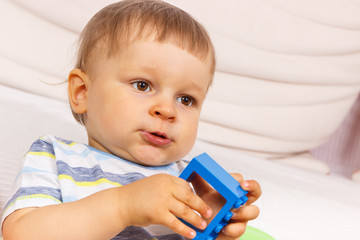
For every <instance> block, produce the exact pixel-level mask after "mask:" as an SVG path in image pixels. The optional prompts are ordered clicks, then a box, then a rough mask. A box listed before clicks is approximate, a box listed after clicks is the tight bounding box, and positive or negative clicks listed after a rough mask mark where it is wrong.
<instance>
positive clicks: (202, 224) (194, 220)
mask: <svg viewBox="0 0 360 240" xmlns="http://www.w3.org/2000/svg"><path fill="white" fill-rule="evenodd" d="M170 212H171V213H172V214H174V215H175V216H177V217H179V218H181V219H182V220H184V221H185V222H187V223H189V224H191V225H193V226H194V227H196V228H199V229H202V230H204V229H205V228H206V226H207V224H206V221H205V220H204V219H202V218H201V216H200V215H199V214H197V213H196V212H195V211H194V210H192V209H191V208H189V207H188V206H187V205H185V204H183V203H181V202H179V201H176V202H175V203H173V204H172V207H171V209H170Z"/></svg>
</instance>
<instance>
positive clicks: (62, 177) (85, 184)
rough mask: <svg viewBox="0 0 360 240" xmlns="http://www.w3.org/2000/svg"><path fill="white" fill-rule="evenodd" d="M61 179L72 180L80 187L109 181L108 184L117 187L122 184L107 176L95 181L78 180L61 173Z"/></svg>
mask: <svg viewBox="0 0 360 240" xmlns="http://www.w3.org/2000/svg"><path fill="white" fill-rule="evenodd" d="M59 179H60V180H70V181H72V182H73V183H75V185H77V186H80V187H93V186H97V185H100V184H102V183H108V184H111V185H114V186H117V187H121V186H122V185H121V184H120V183H117V182H112V181H110V180H108V179H106V178H100V179H98V180H96V181H94V182H77V181H75V180H74V179H73V178H72V177H71V176H69V175H65V174H61V175H59Z"/></svg>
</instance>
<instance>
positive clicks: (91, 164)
mask: <svg viewBox="0 0 360 240" xmlns="http://www.w3.org/2000/svg"><path fill="white" fill-rule="evenodd" d="M185 166H186V163H185V162H184V161H179V162H176V163H172V164H170V165H166V166H159V167H147V166H142V165H139V164H136V163H132V162H129V161H127V160H124V159H121V158H119V157H116V156H114V155H111V154H108V153H105V152H102V151H100V150H98V149H95V148H93V147H91V146H88V145H86V144H81V143H76V142H72V141H67V140H63V139H60V138H56V137H53V136H45V137H42V138H40V139H38V140H37V141H36V142H34V143H33V144H32V146H31V148H30V150H29V152H28V153H27V154H26V155H25V157H24V163H23V167H22V169H21V171H20V173H19V174H18V176H17V177H16V180H15V184H14V189H13V190H14V192H13V196H12V197H11V198H10V200H9V201H8V203H7V204H6V205H5V210H4V214H3V217H2V222H3V221H4V219H5V218H6V217H7V216H8V215H9V214H11V213H12V212H14V211H15V210H17V209H22V208H26V207H42V206H47V205H53V204H61V203H66V202H72V201H76V200H79V199H82V198H84V197H87V196H89V195H91V194H94V193H96V192H99V191H101V190H105V189H109V188H113V187H121V186H122V185H126V184H128V183H131V182H134V181H136V180H138V179H141V178H144V177H147V176H151V175H154V174H158V173H166V174H171V175H174V176H179V175H180V172H181V171H182V170H183V169H184V167H185ZM113 239H183V238H182V237H181V236H180V235H175V234H174V233H173V232H171V231H170V230H169V229H166V228H165V227H161V226H150V227H147V228H140V227H133V226H131V227H128V228H126V229H125V230H124V231H122V232H121V233H120V234H119V235H117V236H116V237H115V238H113Z"/></svg>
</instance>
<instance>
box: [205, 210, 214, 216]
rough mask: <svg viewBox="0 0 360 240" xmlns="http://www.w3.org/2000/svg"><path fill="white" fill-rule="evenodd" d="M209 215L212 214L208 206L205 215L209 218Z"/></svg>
mask: <svg viewBox="0 0 360 240" xmlns="http://www.w3.org/2000/svg"><path fill="white" fill-rule="evenodd" d="M211 215H212V210H211V209H210V208H209V209H208V210H207V211H206V213H205V217H206V218H209V217H211Z"/></svg>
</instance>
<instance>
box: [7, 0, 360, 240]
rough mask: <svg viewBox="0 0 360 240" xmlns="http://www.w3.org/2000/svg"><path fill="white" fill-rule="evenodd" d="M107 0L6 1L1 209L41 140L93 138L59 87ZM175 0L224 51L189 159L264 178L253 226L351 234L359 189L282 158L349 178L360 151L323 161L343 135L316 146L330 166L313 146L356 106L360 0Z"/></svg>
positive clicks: (300, 235) (301, 234)
mask: <svg viewBox="0 0 360 240" xmlns="http://www.w3.org/2000/svg"><path fill="white" fill-rule="evenodd" d="M110 2H114V1H110V0H96V1H94V0H75V1H74V0H53V1H47V0H0V29H1V34H0V36H1V37H0V69H1V71H0V127H1V129H0V132H1V134H0V143H1V151H0V172H1V173H0V211H2V208H3V205H4V203H5V201H6V195H7V193H8V189H9V188H10V187H11V182H12V179H14V177H15V174H16V171H17V169H18V166H19V164H20V160H21V157H22V155H23V154H24V153H25V152H26V150H27V149H28V147H29V146H30V144H31V143H32V142H33V141H34V140H35V139H36V138H37V137H39V136H42V135H45V134H53V135H58V136H61V137H63V138H69V139H72V140H78V141H86V136H85V131H84V129H82V127H80V126H79V125H78V124H76V123H75V121H74V120H73V119H72V116H71V114H70V111H69V108H68V105H67V103H66V98H67V97H66V85H65V84H58V83H60V82H63V81H65V80H66V78H67V74H68V71H69V70H70V69H71V67H72V63H73V58H74V52H75V49H76V41H77V37H78V33H79V31H80V30H81V29H82V28H83V26H84V25H85V24H86V22H87V21H88V19H89V18H90V17H91V16H92V15H93V14H94V13H95V12H96V11H98V10H99V9H100V8H101V7H103V6H105V5H106V4H108V3H110ZM169 2H170V3H173V4H175V5H177V6H179V7H181V8H183V9H184V10H186V11H188V12H190V13H191V14H192V15H193V16H195V17H196V18H197V19H198V20H199V21H200V22H202V23H203V24H204V25H205V26H206V28H207V29H208V31H209V33H210V35H211V37H212V39H213V42H214V45H215V48H216V54H217V61H218V65H217V69H216V74H215V79H214V85H213V87H212V88H211V89H210V92H209V95H208V100H207V102H206V103H205V105H204V110H203V114H202V117H201V123H200V128H199V135H198V136H199V140H198V142H197V144H196V146H195V148H194V150H193V152H192V153H191V154H196V153H200V152H201V151H207V152H208V153H209V154H210V155H211V156H213V157H214V158H215V159H216V160H218V161H219V162H220V163H221V164H222V165H224V166H225V167H226V168H227V169H228V170H229V171H239V172H242V173H244V174H245V176H246V177H249V178H255V179H257V180H259V181H260V183H261V185H262V187H263V191H264V194H263V197H262V198H261V199H260V201H259V205H260V207H261V209H262V214H261V216H260V217H259V219H258V220H256V221H255V222H253V223H252V224H253V226H255V227H258V228H260V229H262V230H264V231H266V232H267V233H269V234H271V235H273V236H274V237H275V238H276V239H280V240H288V239H295V240H296V239H356V237H358V236H359V234H360V232H359V229H358V218H359V216H360V212H359V211H360V206H359V202H360V196H359V194H360V191H359V188H360V187H359V184H356V183H354V182H351V181H350V180H348V179H346V178H344V177H340V176H336V175H335V176H334V175H330V176H327V175H323V174H319V173H316V172H313V171H308V170H304V169H300V168H297V167H292V166H286V165H282V164H280V162H285V163H289V164H293V165H295V166H300V167H303V168H310V169H312V170H317V171H319V172H323V173H326V172H328V171H329V169H328V166H327V165H326V164H324V162H328V163H330V166H332V167H333V169H337V170H336V171H335V172H338V173H341V174H343V175H346V176H347V177H348V173H349V172H352V171H354V170H355V169H354V168H357V167H358V165H356V163H357V162H359V158H358V156H359V155H355V157H352V158H347V159H345V156H344V155H338V157H336V158H333V159H330V160H329V158H328V157H326V154H327V153H329V152H330V151H335V150H336V147H335V146H337V145H339V143H340V144H347V142H346V141H338V140H335V141H336V142H337V143H335V145H334V144H333V145H331V144H328V145H325V146H324V147H323V148H321V149H319V150H316V151H314V154H315V155H316V156H317V157H319V158H321V159H323V160H324V159H325V160H324V161H317V160H316V159H315V158H313V157H312V156H311V155H310V154H308V153H309V151H310V150H313V149H314V148H317V147H319V146H320V145H321V144H323V143H324V142H326V141H327V140H328V139H329V138H330V137H331V136H333V135H334V133H335V132H336V129H337V128H338V127H339V125H340V124H341V123H342V122H346V121H347V120H346V119H348V118H346V119H345V117H346V116H347V115H348V112H349V111H350V109H351V112H354V111H355V110H353V109H357V108H356V107H354V108H351V107H352V106H353V104H354V102H355V100H356V98H357V96H358V93H359V88H360V51H359V50H360V14H359V13H360V3H359V2H358V1H357V0H333V1H325V0H312V1H310V0H302V1H286V0H252V1H249V0H240V1H239V0H227V1H220V0H210V1H206V0H197V1H190V0H185V1H181V0H169ZM355 106H357V105H355ZM344 119H345V120H344ZM349 119H353V118H349ZM355 119H358V118H355ZM355 121H356V120H355ZM345 125H347V126H349V124H345ZM350 125H351V124H350ZM357 129H358V128H357ZM344 131H348V130H344ZM344 131H343V132H344ZM350 132H351V130H350ZM336 135H338V134H337V133H335V136H336ZM340 135H341V134H340ZM340 138H341V137H340ZM337 139H339V138H337ZM354 142H355V143H356V144H358V143H359V142H358V141H357V142H356V141H355V140H354V141H353V142H351V143H354ZM356 144H353V145H352V146H353V148H356V146H357V145H356ZM348 145H350V144H348ZM342 146H343V145H342ZM359 149H360V148H359ZM191 154H190V156H191ZM332 156H333V155H332ZM264 159H269V160H270V159H271V160H274V161H266V160H264ZM275 160H277V161H275ZM334 166H337V167H334ZM339 166H341V167H342V169H341V170H340V168H339ZM334 209H335V211H334ZM329 213H330V214H329ZM345 220H346V221H345ZM329 226H330V227H329Z"/></svg>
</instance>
